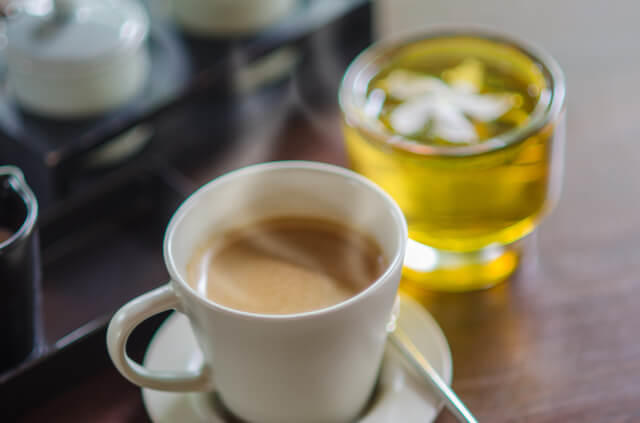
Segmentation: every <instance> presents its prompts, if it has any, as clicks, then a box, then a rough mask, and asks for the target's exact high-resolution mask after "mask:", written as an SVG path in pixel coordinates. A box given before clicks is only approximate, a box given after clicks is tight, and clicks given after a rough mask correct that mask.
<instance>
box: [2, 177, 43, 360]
mask: <svg viewBox="0 0 640 423" xmlns="http://www.w3.org/2000/svg"><path fill="white" fill-rule="evenodd" d="M37 220H38V202H37V200H36V198H35V196H34V195H33V192H32V191H31V189H30V188H29V186H28V185H27V183H26V182H25V179H24V176H23V175H22V172H21V171H20V169H18V168H17V167H14V166H0V337H1V339H2V340H1V341H0V372H1V371H2V370H6V369H8V368H10V367H13V366H15V365H16V364H18V363H20V362H21V361H23V360H24V359H25V358H27V357H28V356H29V354H31V353H32V352H33V350H34V348H35V347H36V344H37V341H36V339H37V336H36V327H37V317H36V316H37V308H38V307H37V306H38V304H37V303H38V298H39V284H40V279H41V277H40V251H39V243H38V233H37V229H36V222H37ZM7 237H8V238H7Z"/></svg>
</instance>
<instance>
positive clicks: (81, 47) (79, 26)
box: [7, 0, 149, 76]
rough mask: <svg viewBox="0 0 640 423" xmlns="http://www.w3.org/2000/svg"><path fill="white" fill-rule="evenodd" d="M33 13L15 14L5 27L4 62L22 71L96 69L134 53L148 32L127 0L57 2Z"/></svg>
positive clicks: (143, 19)
mask: <svg viewBox="0 0 640 423" xmlns="http://www.w3.org/2000/svg"><path fill="white" fill-rule="evenodd" d="M54 4H55V7H53V6H54ZM33 9H35V8H32V10H29V8H24V10H20V11H17V12H16V13H14V14H13V15H12V16H11V17H10V18H9V22H8V26H7V37H8V41H9V43H8V48H7V61H8V63H9V64H10V66H11V67H12V68H14V69H20V70H21V71H22V72H28V73H31V72H34V73H45V72H46V73H48V74H49V75H50V76H53V75H52V74H61V75H64V76H69V74H70V73H72V74H76V73H85V72H90V71H93V70H97V69H100V68H101V67H103V66H107V65H108V64H109V63H110V62H111V61H112V60H113V59H114V58H118V57H121V56H123V55H127V54H129V53H135V52H136V51H137V50H138V49H139V48H140V47H141V44H142V43H144V41H145V39H146V37H147V34H148V32H149V19H148V17H147V14H146V13H145V10H144V9H143V8H142V7H141V6H140V5H139V4H137V3H135V2H133V1H128V0H64V1H63V0H58V1H55V2H49V7H48V8H40V10H36V13H34V10H33ZM47 9H48V10H47ZM37 12H40V13H37Z"/></svg>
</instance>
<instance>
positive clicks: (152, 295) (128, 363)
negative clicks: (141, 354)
mask: <svg viewBox="0 0 640 423" xmlns="http://www.w3.org/2000/svg"><path fill="white" fill-rule="evenodd" d="M171 309H175V310H177V311H181V310H180V303H179V301H178V296H177V295H176V293H175V292H174V290H173V288H172V287H171V285H170V284H166V285H164V286H161V287H159V288H156V289H154V290H153V291H149V292H147V293H146V294H143V295H141V296H139V297H137V298H134V299H133V300H131V301H129V302H128V303H127V304H125V305H124V306H122V308H120V310H118V311H117V312H116V314H115V315H114V316H113V318H112V319H111V322H110V323H109V328H108V329H107V348H108V350H109V355H110V356H111V360H112V361H113V364H114V365H115V366H116V368H117V369H118V371H120V373H122V375H123V376H124V377H125V378H127V379H128V380H129V381H131V382H132V383H135V384H136V385H139V386H142V387H145V388H150V389H156V390H160V391H173V392H189V391H209V390H211V389H212V384H211V371H210V369H209V367H207V366H206V365H203V366H202V368H201V369H200V370H199V371H198V372H168V371H155V370H148V369H146V368H145V367H143V366H141V365H140V364H138V363H136V362H135V361H133V360H132V359H131V358H130V357H129V356H128V355H127V351H126V346H127V340H128V339H129V335H131V332H132V331H133V329H135V327H136V326H138V325H139V324H140V323H142V322H143V321H144V320H146V319H148V318H149V317H151V316H153V315H154V314H158V313H161V312H163V311H166V310H171Z"/></svg>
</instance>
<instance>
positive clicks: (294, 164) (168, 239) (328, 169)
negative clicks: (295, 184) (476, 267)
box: [163, 160, 408, 321]
mask: <svg viewBox="0 0 640 423" xmlns="http://www.w3.org/2000/svg"><path fill="white" fill-rule="evenodd" d="M283 169H298V170H303V171H315V172H322V173H331V174H334V175H339V176H342V177H344V178H345V180H349V181H351V182H356V183H358V184H360V185H361V186H363V187H365V188H366V189H369V190H371V191H374V192H375V193H376V194H378V195H379V196H380V197H382V199H383V200H384V201H385V202H386V203H387V204H388V205H389V212H390V213H391V215H392V216H393V217H394V220H395V221H396V223H397V225H398V226H399V228H398V229H399V230H398V231H397V234H396V237H397V238H396V242H397V243H398V247H399V248H398V249H397V251H396V252H395V253H394V255H393V257H391V259H390V261H389V264H388V265H387V267H386V268H385V271H384V272H383V273H382V274H381V275H380V276H379V277H378V278H377V279H376V280H375V281H374V282H373V283H371V284H370V285H369V286H368V287H367V288H366V289H364V290H362V291H360V292H359V293H357V294H356V295H354V296H352V297H349V298H348V299H346V300H344V301H341V302H339V303H337V304H334V305H331V306H329V307H324V308H321V309H316V310H309V311H305V312H301V313H291V314H266V313H252V312H248V311H242V310H236V309H234V308H231V307H227V306H225V305H222V304H218V303H216V302H214V301H211V300H209V299H208V298H206V297H204V296H203V295H201V294H199V293H198V292H196V291H195V290H194V289H193V288H192V287H191V286H190V285H189V284H188V283H187V282H186V281H185V280H183V279H182V278H181V277H179V272H178V271H177V266H176V263H175V261H174V259H173V256H172V255H171V250H172V241H173V234H174V233H175V231H176V228H177V227H178V225H179V224H180V222H181V221H182V220H183V219H184V217H185V215H186V214H187V213H188V212H189V211H190V210H191V209H192V208H194V207H196V205H197V202H198V198H199V197H200V196H202V195H203V194H204V193H205V192H207V191H209V190H212V189H214V188H216V187H217V186H218V185H220V184H224V183H230V182H231V181H233V180H234V179H237V178H241V177H244V176H247V175H251V174H256V173H261V172H269V171H278V170H283ZM407 239H408V229H407V222H406V219H405V217H404V214H403V213H402V211H401V210H400V207H399V206H398V204H397V203H396V202H395V201H394V200H393V198H392V197H391V196H390V195H389V194H387V193H386V192H385V191H384V190H383V189H382V188H380V187H379V186H378V185H376V184H375V183H374V182H372V181H370V180H369V179H367V178H365V177H364V176H361V175H359V174H357V173H355V172H353V171H351V170H349V169H346V168H343V167H340V166H336V165H332V164H328V163H320V162H312V161H304V160H283V161H273V162H266V163H258V164H253V165H249V166H245V167H241V168H239V169H236V170H232V171H230V172H228V173H225V174H223V175H220V176H218V177H216V178H214V179H213V180H211V181H209V182H208V183H206V184H204V185H203V186H202V187H200V188H198V189H197V190H196V191H194V192H193V193H192V194H191V195H189V197H187V199H186V200H184V202H183V203H182V204H181V205H180V206H179V207H178V209H177V210H176V211H175V213H174V214H173V216H172V217H171V220H170V221H169V224H168V225H167V229H166V231H165V236H164V243H163V255H164V262H165V265H166V267H167V270H168V271H169V275H170V276H171V282H170V284H171V283H174V284H177V285H179V286H180V287H181V288H182V290H181V292H184V293H187V294H188V295H189V296H190V297H191V298H192V299H193V300H195V301H197V302H199V303H201V304H203V305H205V306H206V307H208V308H209V309H213V310H216V311H219V312H223V313H225V314H228V315H232V316H235V317H240V318H244V319H253V320H266V321H292V320H301V319H308V318H313V317H318V316H322V315H326V314H331V313H334V312H337V311H339V310H342V309H344V308H347V307H349V306H351V305H352V304H354V303H356V302H360V301H362V300H363V299H364V298H366V297H368V296H370V295H372V293H373V292H375V291H377V290H378V289H379V288H380V287H381V286H382V285H383V284H384V282H385V281H388V280H390V276H391V274H393V273H394V272H395V271H396V270H397V269H398V268H399V267H400V268H401V267H402V265H403V261H404V251H405V249H406V244H407Z"/></svg>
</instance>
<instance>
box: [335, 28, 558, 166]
mask: <svg viewBox="0 0 640 423" xmlns="http://www.w3.org/2000/svg"><path fill="white" fill-rule="evenodd" d="M454 37H471V38H477V39H480V40H486V41H490V42H494V43H496V44H501V45H504V46H507V47H511V48H514V49H516V50H517V51H519V52H520V53H522V54H524V55H525V56H526V57H528V58H529V59H530V60H531V61H532V62H533V63H534V64H536V65H537V66H539V67H540V69H541V71H542V72H543V73H546V74H547V75H548V78H549V81H550V82H551V87H550V88H549V91H550V93H549V95H550V98H549V99H547V101H546V104H544V103H543V104H541V103H540V101H538V103H537V104H536V107H535V108H534V111H533V112H532V113H531V117H532V118H531V119H530V120H529V122H527V124H526V125H524V126H522V127H518V128H514V129H511V130H509V131H507V132H505V133H502V134H500V135H498V136H496V137H493V138H490V139H488V140H485V141H482V142H480V143H478V144H472V145H464V146H439V145H427V144H419V143H416V142H414V141H412V140H411V139H410V138H408V137H404V136H402V135H399V134H394V133H392V132H389V131H383V130H380V129H379V128H377V127H376V128H374V127H373V126H372V125H367V123H366V122H365V121H364V120H363V119H361V118H359V117H358V116H357V113H355V109H357V107H358V106H356V105H355V104H354V98H355V97H356V95H357V94H355V93H354V87H355V85H356V83H357V81H358V80H359V79H360V78H363V73H364V71H365V70H366V69H367V67H369V66H371V65H372V64H373V63H375V61H376V60H379V59H380V58H381V57H382V56H384V55H385V53H387V52H388V51H390V50H393V49H397V48H402V47H404V46H408V45H410V44H412V43H416V42H419V41H423V40H429V39H438V38H454ZM565 97H566V87H565V77H564V73H563V71H562V68H561V67H560V65H559V64H558V62H557V61H556V60H555V59H554V58H553V57H552V56H551V55H549V54H548V53H546V51H544V50H543V49H541V48H539V47H538V46H536V45H535V44H533V43H530V42H528V41H524V40H522V39H519V38H518V37H515V36H513V35H511V34H508V33H506V32H503V31H500V30H496V29H495V28H492V27H490V26H484V25H465V26H462V25H455V24H454V25H451V24H444V25H432V26H429V27H426V28H424V29H422V30H419V31H412V32H408V33H403V34H400V35H399V36H395V37H391V38H388V39H384V40H381V41H378V42H375V43H373V44H372V45H370V46H369V47H367V48H366V49H365V50H363V51H362V52H361V53H360V54H358V56H356V58H355V59H353V61H352V62H351V64H350V65H349V66H348V68H347V70H346V72H345V74H344V76H343V78H342V81H341V83H340V88H339V90H338V103H339V105H340V109H341V111H342V115H343V118H344V119H345V120H347V121H349V122H353V123H354V126H355V127H356V129H358V130H364V131H367V132H368V133H370V134H372V135H373V137H375V138H377V139H379V140H380V142H382V143H384V144H385V145H387V146H389V147H391V148H395V149H398V150H401V151H404V152H406V153H409V154H416V155H420V156H443V157H466V156H473V155H479V154H484V153H489V152H492V151H495V150H500V149H503V148H507V147H509V146H511V145H514V144H518V143H520V142H524V141H525V140H527V139H528V138H530V137H531V136H533V135H535V134H537V133H538V132H540V131H541V130H542V129H543V128H544V127H545V126H547V125H548V124H549V123H550V122H552V121H553V120H555V119H557V117H558V116H559V115H560V114H561V113H562V111H563V110H564V107H565ZM540 106H542V109H540V108H539V107H540Z"/></svg>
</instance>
